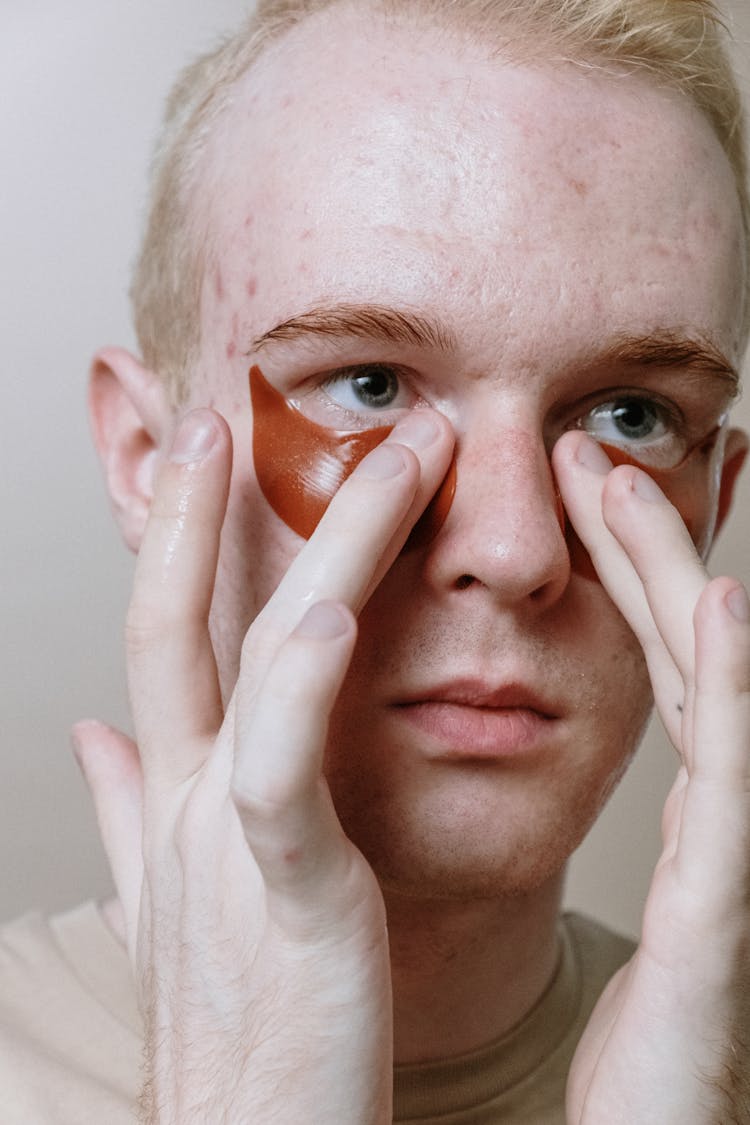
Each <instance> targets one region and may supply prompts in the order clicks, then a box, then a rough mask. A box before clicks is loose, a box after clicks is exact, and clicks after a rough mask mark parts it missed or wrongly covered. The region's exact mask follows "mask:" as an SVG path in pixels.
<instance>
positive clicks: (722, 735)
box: [694, 578, 750, 798]
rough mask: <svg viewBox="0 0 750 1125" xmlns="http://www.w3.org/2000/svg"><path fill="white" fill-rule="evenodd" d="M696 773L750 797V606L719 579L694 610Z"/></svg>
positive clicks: (741, 591)
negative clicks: (720, 781) (718, 781)
mask: <svg viewBox="0 0 750 1125" xmlns="http://www.w3.org/2000/svg"><path fill="white" fill-rule="evenodd" d="M694 616H695V638H696V641H695V647H696V670H695V704H694V706H695V719H694V738H695V753H694V758H695V775H696V776H701V777H706V778H710V779H717V780H722V781H723V782H724V783H725V785H726V786H727V787H728V788H729V789H730V790H731V791H732V792H734V793H737V794H742V796H743V798H747V797H748V796H750V603H748V597H747V592H746V590H745V588H744V587H743V586H742V585H741V584H740V583H739V582H737V581H736V579H734V578H715V579H714V580H713V581H712V582H711V583H710V584H709V585H708V586H707V587H706V588H705V590H704V591H703V593H702V594H701V596H700V598H699V600H698V604H697V606H696V609H695V615H694Z"/></svg>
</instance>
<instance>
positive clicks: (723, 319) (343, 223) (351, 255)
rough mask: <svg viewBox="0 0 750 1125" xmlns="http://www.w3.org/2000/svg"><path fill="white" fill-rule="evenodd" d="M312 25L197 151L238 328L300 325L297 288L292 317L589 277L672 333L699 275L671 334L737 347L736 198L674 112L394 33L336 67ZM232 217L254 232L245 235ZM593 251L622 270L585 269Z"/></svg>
mask: <svg viewBox="0 0 750 1125" xmlns="http://www.w3.org/2000/svg"><path fill="white" fill-rule="evenodd" d="M316 26H317V25H315V26H314V25H313V23H312V21H310V26H308V27H305V26H304V25H303V27H301V28H299V29H297V31H296V32H295V36H296V38H295V37H294V36H291V35H290V36H289V37H288V38H287V39H286V40H284V41H282V42H281V43H278V44H275V45H273V47H272V49H271V50H270V51H269V52H268V54H267V56H266V57H264V58H261V59H260V60H259V62H258V64H257V67H256V68H255V70H254V71H253V72H252V73H251V74H250V75H248V76H246V78H245V79H244V80H243V82H242V83H241V85H240V87H238V97H237V99H236V102H235V105H234V107H233V109H232V110H231V111H230V112H229V113H228V114H227V115H226V117H225V118H224V120H223V121H222V122H221V124H220V128H219V130H217V134H216V136H215V137H214V140H213V142H212V148H213V152H212V155H211V163H212V167H213V174H212V179H213V181H214V192H213V194H214V196H215V201H214V207H213V216H212V220H213V223H214V225H215V226H216V227H217V228H219V231H218V235H219V240H220V242H221V245H222V246H224V247H228V249H227V254H229V255H231V254H232V253H233V252H234V253H235V255H236V257H237V259H238V260H241V262H242V276H241V277H240V272H239V268H238V271H237V276H236V278H235V286H234V289H235V293H236V294H237V293H239V294H240V298H239V299H240V300H242V301H244V302H245V306H247V307H248V309H249V306H250V304H252V310H253V315H255V314H257V315H258V317H259V318H260V319H271V318H276V319H280V318H281V314H282V313H287V312H289V313H293V312H297V311H299V303H300V300H301V299H302V298H301V293H302V291H303V290H304V292H305V294H306V297H305V300H304V303H305V304H307V305H309V304H310V303H311V300H310V298H311V297H313V298H314V299H317V298H320V297H322V296H327V295H331V294H333V295H335V296H338V297H341V295H342V292H344V293H345V295H347V296H350V297H351V299H356V298H357V297H359V296H363V297H366V298H369V299H373V298H375V299H378V298H381V299H387V298H390V296H391V295H392V293H395V294H396V295H398V291H399V290H400V291H401V294H402V296H403V298H404V299H406V300H407V301H409V302H410V303H413V301H414V300H415V299H417V300H419V299H421V298H422V297H423V296H426V297H427V298H431V296H432V294H433V292H434V293H435V294H436V295H438V296H439V295H440V294H441V293H442V292H443V291H444V290H445V288H446V282H447V277H446V276H443V274H442V269H443V265H444V266H445V269H446V271H451V272H453V271H455V265H456V260H459V259H460V262H461V268H462V271H463V278H462V285H463V286H464V288H465V289H466V291H467V292H469V291H471V290H472V288H474V289H476V288H477V286H478V285H481V286H482V287H483V290H484V292H483V298H484V296H485V293H486V295H487V299H488V300H491V294H492V292H493V289H494V291H495V292H497V293H498V295H499V296H503V295H505V296H507V295H508V294H511V293H516V292H519V291H523V289H524V287H525V288H526V289H528V290H529V291H533V290H534V289H536V288H538V285H539V278H538V277H537V276H536V275H535V273H534V271H535V269H536V270H537V271H538V273H539V274H540V276H542V277H543V275H544V274H545V273H547V274H549V273H551V272H552V273H557V274H558V275H559V274H560V272H561V271H562V270H565V271H567V272H569V273H570V274H571V275H572V274H574V273H575V271H576V270H578V271H579V272H581V271H588V274H589V276H588V277H587V278H584V281H585V283H586V285H587V288H588V291H587V293H586V297H585V299H586V300H587V301H590V302H593V301H594V299H595V298H596V296H597V294H600V293H604V294H605V295H606V297H605V300H606V299H608V297H609V295H610V294H612V301H613V304H614V305H615V306H617V305H618V302H619V304H620V305H621V306H622V311H623V313H624V314H625V315H627V307H626V306H627V304H628V302H629V301H631V300H632V292H633V290H634V289H636V290H637V289H638V288H639V287H640V289H641V290H642V288H643V286H644V285H646V286H647V287H648V288H649V292H650V297H651V298H653V300H654V302H655V305H658V304H659V302H662V303H663V305H664V315H665V318H666V319H667V320H669V319H670V316H669V314H670V309H669V307H668V306H669V304H670V300H671V301H672V304H673V305H674V298H673V297H670V290H671V288H672V287H673V280H674V276H675V271H676V270H677V269H679V270H680V271H682V272H684V271H685V270H693V271H694V270H695V269H696V267H697V268H699V269H700V270H701V271H703V272H704V273H705V275H706V276H705V283H704V292H703V293H702V294H698V295H697V296H698V298H699V303H701V302H702V307H701V310H700V311H697V310H694V309H693V308H689V307H688V306H687V305H686V309H685V313H686V318H687V319H688V320H692V321H694V322H696V323H701V322H705V323H706V324H707V325H708V326H709V327H710V326H711V325H716V326H717V327H718V330H719V334H721V335H722V336H724V337H725V338H726V340H728V337H729V335H730V334H731V336H732V337H733V338H736V337H737V328H736V323H737V321H738V319H739V313H738V311H737V310H738V309H739V306H740V302H741V281H740V268H739V264H738V263H739V262H740V261H741V240H742V233H741V221H740V214H739V205H738V202H737V198H736V191H735V188H734V181H733V179H732V173H731V170H730V168H729V164H728V161H727V160H726V158H725V156H724V154H723V152H722V150H721V148H720V146H719V144H718V141H717V139H716V138H715V136H714V134H713V132H712V130H711V128H710V126H709V124H708V122H706V121H705V120H704V119H703V118H702V116H701V115H700V114H699V113H698V111H697V110H696V109H694V107H692V105H691V104H689V103H688V102H687V101H686V100H684V99H682V98H680V97H679V96H678V95H676V94H671V93H667V92H664V91H660V90H657V89H655V88H654V87H652V86H651V85H650V84H649V83H648V82H646V81H645V80H643V79H639V78H634V77H632V76H631V77H629V78H628V79H627V81H623V80H620V79H614V78H612V77H607V76H601V75H592V74H583V73H582V72H581V71H580V70H578V69H575V68H572V67H571V68H569V69H565V70H561V69H558V70H552V69H550V70H549V71H542V70H530V69H528V68H522V67H513V66H507V65H503V64H501V63H499V62H497V61H490V60H488V59H486V58H485V57H483V55H482V54H481V52H473V53H472V52H471V51H469V50H465V51H464V52H463V54H461V55H460V57H452V56H451V55H449V54H448V52H446V50H445V41H444V40H443V39H438V40H436V41H435V44H433V46H432V47H431V46H430V41H429V36H428V35H425V36H424V37H422V38H420V45H419V48H418V51H417V52H416V53H415V48H414V44H413V41H412V39H413V37H412V39H410V38H408V37H405V36H403V35H399V33H398V32H396V31H393V30H391V31H390V32H389V33H388V34H387V35H386V33H385V32H383V30H382V29H380V30H377V29H376V30H375V31H374V32H373V35H372V36H371V37H369V38H368V37H363V36H362V35H361V29H360V31H359V39H358V40H356V39H355V37H354V35H353V32H352V31H351V29H350V30H349V31H347V32H346V34H345V35H344V37H343V48H344V49H342V50H341V52H340V54H339V55H333V54H332V52H334V51H335V50H336V44H337V43H341V41H340V40H339V39H338V36H336V37H334V36H327V37H325V36H323V37H321V36H320V35H319V34H318V38H317V39H316V38H315V36H316V34H317V32H316ZM378 36H380V37H381V38H380V39H378ZM334 62H335V65H334ZM436 90H437V91H438V92H439V95H440V96H439V97H436V95H435V91H436ZM427 91H429V99H427ZM665 154H666V156H665ZM519 176H520V177H521V179H519ZM219 189H220V190H219ZM732 197H734V198H733V201H732ZM248 208H250V209H251V210H252V212H253V214H254V215H256V216H258V215H260V216H263V222H255V223H254V224H253V225H252V227H251V228H243V218H244V215H245V213H246V212H247V210H248ZM623 215H625V216H626V218H624V217H623ZM371 235H374V236H375V237H374V238H373V237H371ZM600 241H601V242H605V241H607V242H609V243H610V244H611V246H612V251H611V254H610V259H611V258H612V257H613V256H614V255H615V254H616V253H619V254H620V261H619V262H618V263H615V262H613V261H612V260H608V261H604V262H599V261H591V247H592V244H593V243H598V242H600ZM461 243H464V244H465V245H466V246H467V247H468V248H469V254H468V255H467V254H465V253H464V252H463V249H461V250H460V252H459V249H458V248H459V245H460V244H461ZM480 247H481V254H482V255H483V258H484V260H483V262H482V263H481V265H480V264H479V258H480V249H479V248H480ZM707 247H708V248H709V250H710V253H708V254H707ZM509 248H510V254H509ZM514 251H515V253H516V258H515V259H514V258H513V252H514ZM472 255H473V257H474V259H475V261H474V266H475V267H476V269H475V274H476V276H475V277H474V278H472V276H471V269H472V261H471V257H472ZM578 259H580V262H578ZM248 268H249V269H250V271H251V272H252V274H253V276H255V277H256V279H257V283H258V285H259V290H260V291H259V292H258V293H253V294H252V297H251V296H250V294H249V293H247V292H242V293H241V292H240V287H245V286H246V284H247V276H248ZM519 271H523V276H522V277H519V276H518V274H519ZM502 275H504V276H502ZM300 279H301V280H300ZM479 279H481V280H479ZM694 288H695V287H694ZM383 289H385V290H388V292H384V291H383ZM709 293H713V294H714V295H715V296H714V297H713V299H711V298H707V297H706V294H709ZM692 296H693V297H695V296H696V294H695V293H694V294H692ZM580 297H581V294H580V293H579V294H578V298H579V304H580ZM487 311H488V312H490V313H491V312H492V310H490V309H488V310H487ZM277 314H278V315H277ZM702 326H703V325H702ZM727 346H729V344H728V343H727Z"/></svg>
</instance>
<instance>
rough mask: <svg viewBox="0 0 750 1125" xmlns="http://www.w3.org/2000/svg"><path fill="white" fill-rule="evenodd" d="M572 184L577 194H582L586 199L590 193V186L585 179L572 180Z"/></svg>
mask: <svg viewBox="0 0 750 1125" xmlns="http://www.w3.org/2000/svg"><path fill="white" fill-rule="evenodd" d="M570 186H571V187H572V188H573V191H574V192H575V193H576V195H580V196H581V198H582V199H585V197H586V196H587V195H588V193H589V186H588V184H587V183H585V182H584V181H583V180H571V181H570Z"/></svg>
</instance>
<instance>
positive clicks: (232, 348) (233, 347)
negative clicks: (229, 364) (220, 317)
mask: <svg viewBox="0 0 750 1125" xmlns="http://www.w3.org/2000/svg"><path fill="white" fill-rule="evenodd" d="M236 355H237V344H236V343H235V341H234V340H230V341H229V343H228V344H227V359H234V357H235V356H236Z"/></svg>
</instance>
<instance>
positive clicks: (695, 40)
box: [131, 0, 750, 405]
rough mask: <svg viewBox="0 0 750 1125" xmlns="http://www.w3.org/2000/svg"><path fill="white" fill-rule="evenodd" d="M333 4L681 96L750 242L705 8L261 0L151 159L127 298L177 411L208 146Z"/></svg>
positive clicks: (748, 210) (657, 0) (483, 0)
mask: <svg viewBox="0 0 750 1125" xmlns="http://www.w3.org/2000/svg"><path fill="white" fill-rule="evenodd" d="M340 3H348V4H349V5H350V6H351V5H352V4H360V5H361V6H362V7H363V8H366V9H368V10H369V11H372V12H380V13H382V14H384V15H386V16H388V17H391V18H398V19H403V18H418V19H429V20H431V21H433V22H434V23H436V24H438V25H440V26H443V27H447V28H449V29H454V30H459V31H463V32H466V33H468V34H471V35H472V36H474V37H476V38H479V39H480V40H481V41H485V40H488V39H489V40H491V41H492V43H493V45H496V47H497V50H498V54H500V55H501V56H502V57H506V58H509V59H511V60H512V61H539V60H547V61H552V62H556V61H565V62H571V63H576V64H578V65H584V66H597V67H601V66H605V67H606V66H607V65H613V64H614V65H616V66H617V67H618V68H623V67H625V68H627V69H632V70H633V71H640V72H643V71H645V72H647V73H648V74H650V75H652V76H653V78H654V80H655V81H657V82H658V83H660V84H662V85H664V86H666V87H668V88H671V89H676V90H679V91H681V92H683V93H684V94H685V95H686V96H687V97H688V98H689V99H690V100H691V101H692V102H693V103H694V104H695V105H696V106H697V107H698V108H699V109H700V110H701V111H702V112H703V113H704V114H705V116H706V117H707V118H708V120H709V122H710V123H711V125H712V127H713V129H714V131H715V133H716V136H717V137H718V139H719V141H720V143H721V145H722V147H723V149H724V151H725V153H726V155H727V157H728V159H729V162H730V164H731V166H732V169H733V172H734V176H735V179H736V183H737V189H738V192H739V196H740V201H741V205H742V214H743V220H744V225H745V234H746V238H745V242H746V249H747V247H748V244H750V202H749V199H748V185H747V164H746V152H745V147H744V139H743V129H742V103H741V97H740V94H739V90H738V86H737V83H736V80H735V77H734V74H733V71H732V67H731V63H730V61H729V57H728V54H727V51H726V47H725V44H724V38H725V35H724V30H725V29H724V25H723V23H722V20H721V17H720V14H719V12H718V10H717V8H716V6H715V5H714V3H713V2H712V0H259V3H258V4H257V6H256V8H255V10H254V12H253V13H252V15H251V16H250V17H249V19H248V20H247V21H246V22H245V23H244V24H243V25H242V27H240V29H239V30H238V31H237V32H236V33H235V34H233V35H231V36H230V37H228V38H227V39H226V40H225V41H224V42H222V43H221V44H220V46H219V47H218V48H217V49H215V50H214V51H212V52H210V53H209V54H207V55H204V56H203V57H202V58H200V59H198V60H197V61H196V62H195V63H193V64H192V65H191V66H189V67H188V68H187V69H186V70H185V71H183V73H182V75H181V76H180V78H179V80H178V82H177V84H176V85H175V87H174V89H173V90H172V93H171V95H170V97H169V100H168V102H167V107H166V114H165V118H164V124H163V129H162V133H161V136H160V138H159V141H158V144H157V148H156V152H155V154H154V159H153V165H152V182H151V204H150V209H149V214H148V222H147V227H146V232H145V236H144V239H143V244H142V248H141V253H140V256H139V258H138V261H137V264H136V268H135V272H134V277H133V284H132V288H131V298H132V303H133V313H134V321H135V327H136V332H137V334H138V340H139V344H140V347H141V350H142V355H143V359H144V361H145V363H146V364H147V365H148V366H149V367H150V368H151V369H152V370H154V371H156V372H158V373H159V374H160V375H161V377H162V378H163V379H164V381H165V382H166V384H167V386H168V388H169V390H170V394H171V398H172V401H173V402H174V403H175V405H178V404H179V403H180V402H182V401H184V398H185V394H186V390H187V386H188V376H189V371H190V368H191V364H192V363H193V361H194V360H195V357H196V355H197V352H198V347H199V344H200V302H201V289H202V284H203V275H204V267H205V259H206V253H207V244H208V239H207V231H206V229H205V217H204V216H203V215H202V212H201V209H200V208H199V207H198V189H199V187H200V183H201V171H202V163H201V161H202V156H203V153H204V152H205V148H206V143H207V138H208V137H209V135H210V133H211V130H212V127H213V125H214V123H215V122H216V120H217V118H218V117H219V116H220V114H221V113H222V111H223V110H224V108H225V107H226V105H227V104H228V102H229V100H230V98H231V94H232V91H233V88H234V86H235V84H236V82H237V81H238V80H239V79H240V78H241V77H242V76H243V75H244V74H245V73H246V72H247V71H248V69H249V68H250V67H251V66H252V65H253V63H254V62H255V60H256V59H257V58H258V56H259V55H260V54H261V53H262V52H263V51H264V49H265V48H266V47H267V46H268V44H269V43H271V42H273V41H275V40H277V39H279V38H280V37H281V36H282V35H284V34H285V33H286V32H287V31H289V30H291V28H293V27H294V26H296V25H297V24H299V23H300V22H301V21H303V20H305V19H306V18H308V17H309V16H311V15H313V14H314V13H317V12H322V11H324V10H325V9H327V8H330V7H333V6H335V5H336V4H340ZM746 319H747V318H746Z"/></svg>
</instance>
